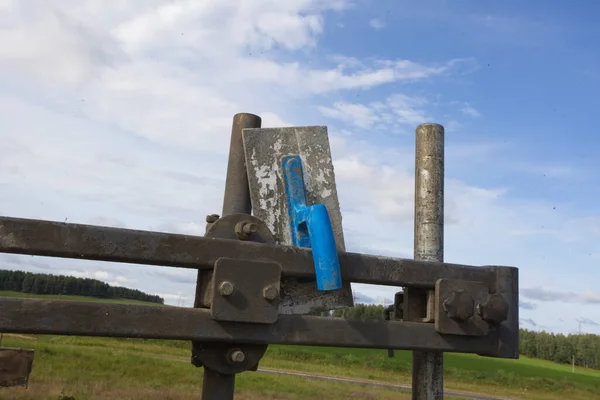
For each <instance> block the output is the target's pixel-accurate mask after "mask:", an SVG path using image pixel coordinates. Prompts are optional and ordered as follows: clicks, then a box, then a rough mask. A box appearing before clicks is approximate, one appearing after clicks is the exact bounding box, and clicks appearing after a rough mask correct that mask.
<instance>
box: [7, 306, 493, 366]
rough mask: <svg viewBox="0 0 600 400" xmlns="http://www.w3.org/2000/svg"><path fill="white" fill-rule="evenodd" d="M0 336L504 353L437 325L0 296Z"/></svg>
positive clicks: (485, 340) (488, 341) (489, 338)
mask: <svg viewBox="0 0 600 400" xmlns="http://www.w3.org/2000/svg"><path fill="white" fill-rule="evenodd" d="M0 331H3V332H6V333H29V334H51V335H73V336H104V337H131V338H148V339H169V340H195V341H201V342H232V343H250V344H289V345H306V346H331V347H354V348H376V349H389V348H392V349H405V350H415V349H421V350H436V351H445V352H464V353H478V354H485V355H489V356H496V355H497V354H498V348H499V347H498V336H497V335H496V334H495V333H493V332H492V333H491V334H490V335H488V336H486V337H477V338H475V337H466V336H452V335H450V336H449V335H441V334H439V333H437V332H436V331H435V328H434V326H433V324H424V323H412V322H401V321H389V322H388V321H386V322H384V321H347V320H345V319H342V318H329V317H311V316H305V315H281V316H280V317H279V319H278V321H277V322H275V323H274V324H272V325H265V324H245V323H227V322H218V321H215V320H213V319H212V318H211V317H210V310H208V309H198V308H181V307H169V306H146V305H131V304H110V303H88V302H78V301H65V300H42V299H19V298H0Z"/></svg>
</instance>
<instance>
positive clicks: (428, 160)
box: [412, 124, 444, 400]
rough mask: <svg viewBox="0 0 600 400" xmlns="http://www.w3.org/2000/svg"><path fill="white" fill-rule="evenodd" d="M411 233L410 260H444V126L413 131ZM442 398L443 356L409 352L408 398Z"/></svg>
mask: <svg viewBox="0 0 600 400" xmlns="http://www.w3.org/2000/svg"><path fill="white" fill-rule="evenodd" d="M414 230H415V236H414V258H415V259H416V260H424V261H440V262H441V261H444V127H443V126H441V125H438V124H422V125H419V126H418V127H417V130H416V152H415V227H414ZM428 295H429V296H430V295H431V294H428ZM443 397H444V358H443V354H442V353H436V352H424V351H415V352H413V375H412V398H413V399H414V400H434V399H435V400H438V399H443Z"/></svg>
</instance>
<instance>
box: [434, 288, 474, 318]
mask: <svg viewBox="0 0 600 400" xmlns="http://www.w3.org/2000/svg"><path fill="white" fill-rule="evenodd" d="M442 307H443V308H444V311H446V314H448V317H450V318H452V319H453V320H456V321H459V322H463V321H466V320H468V319H469V318H471V317H472V316H473V314H474V312H475V301H474V300H473V297H471V295H470V294H469V293H467V292H465V291H464V290H457V291H454V292H452V294H451V295H450V296H449V297H448V298H447V299H446V300H444V302H443V303H442Z"/></svg>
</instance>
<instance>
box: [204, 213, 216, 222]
mask: <svg viewBox="0 0 600 400" xmlns="http://www.w3.org/2000/svg"><path fill="white" fill-rule="evenodd" d="M218 219H219V215H218V214H210V215H207V216H206V222H207V223H209V224H214V223H215V222H217V220H218Z"/></svg>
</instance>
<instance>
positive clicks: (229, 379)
mask: <svg viewBox="0 0 600 400" xmlns="http://www.w3.org/2000/svg"><path fill="white" fill-rule="evenodd" d="M261 122H262V120H261V118H260V117H259V116H258V115H254V114H247V113H239V114H235V115H234V116H233V124H232V128H231V140H230V143H229V160H228V163H227V175H226V178H225V194H224V196H223V213H222V215H221V217H225V216H227V215H232V214H238V213H243V214H250V213H251V212H252V204H251V202H250V189H249V187H248V173H247V171H246V157H245V155H244V141H243V139H242V131H243V129H245V128H260V127H261ZM216 219H218V216H216V215H210V216H208V217H207V220H206V222H207V223H208V224H210V223H214V222H215V221H216ZM211 275H212V271H211V272H207V271H198V279H197V282H196V300H195V304H194V307H200V306H201V305H202V298H203V292H204V291H205V290H206V289H207V285H208V282H210V278H211ZM234 391H235V375H234V374H231V375H222V374H219V373H218V372H216V371H213V370H211V369H209V368H207V367H206V366H205V367H204V375H203V378H202V400H210V399H219V400H221V399H222V400H229V399H231V400H233V394H234Z"/></svg>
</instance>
